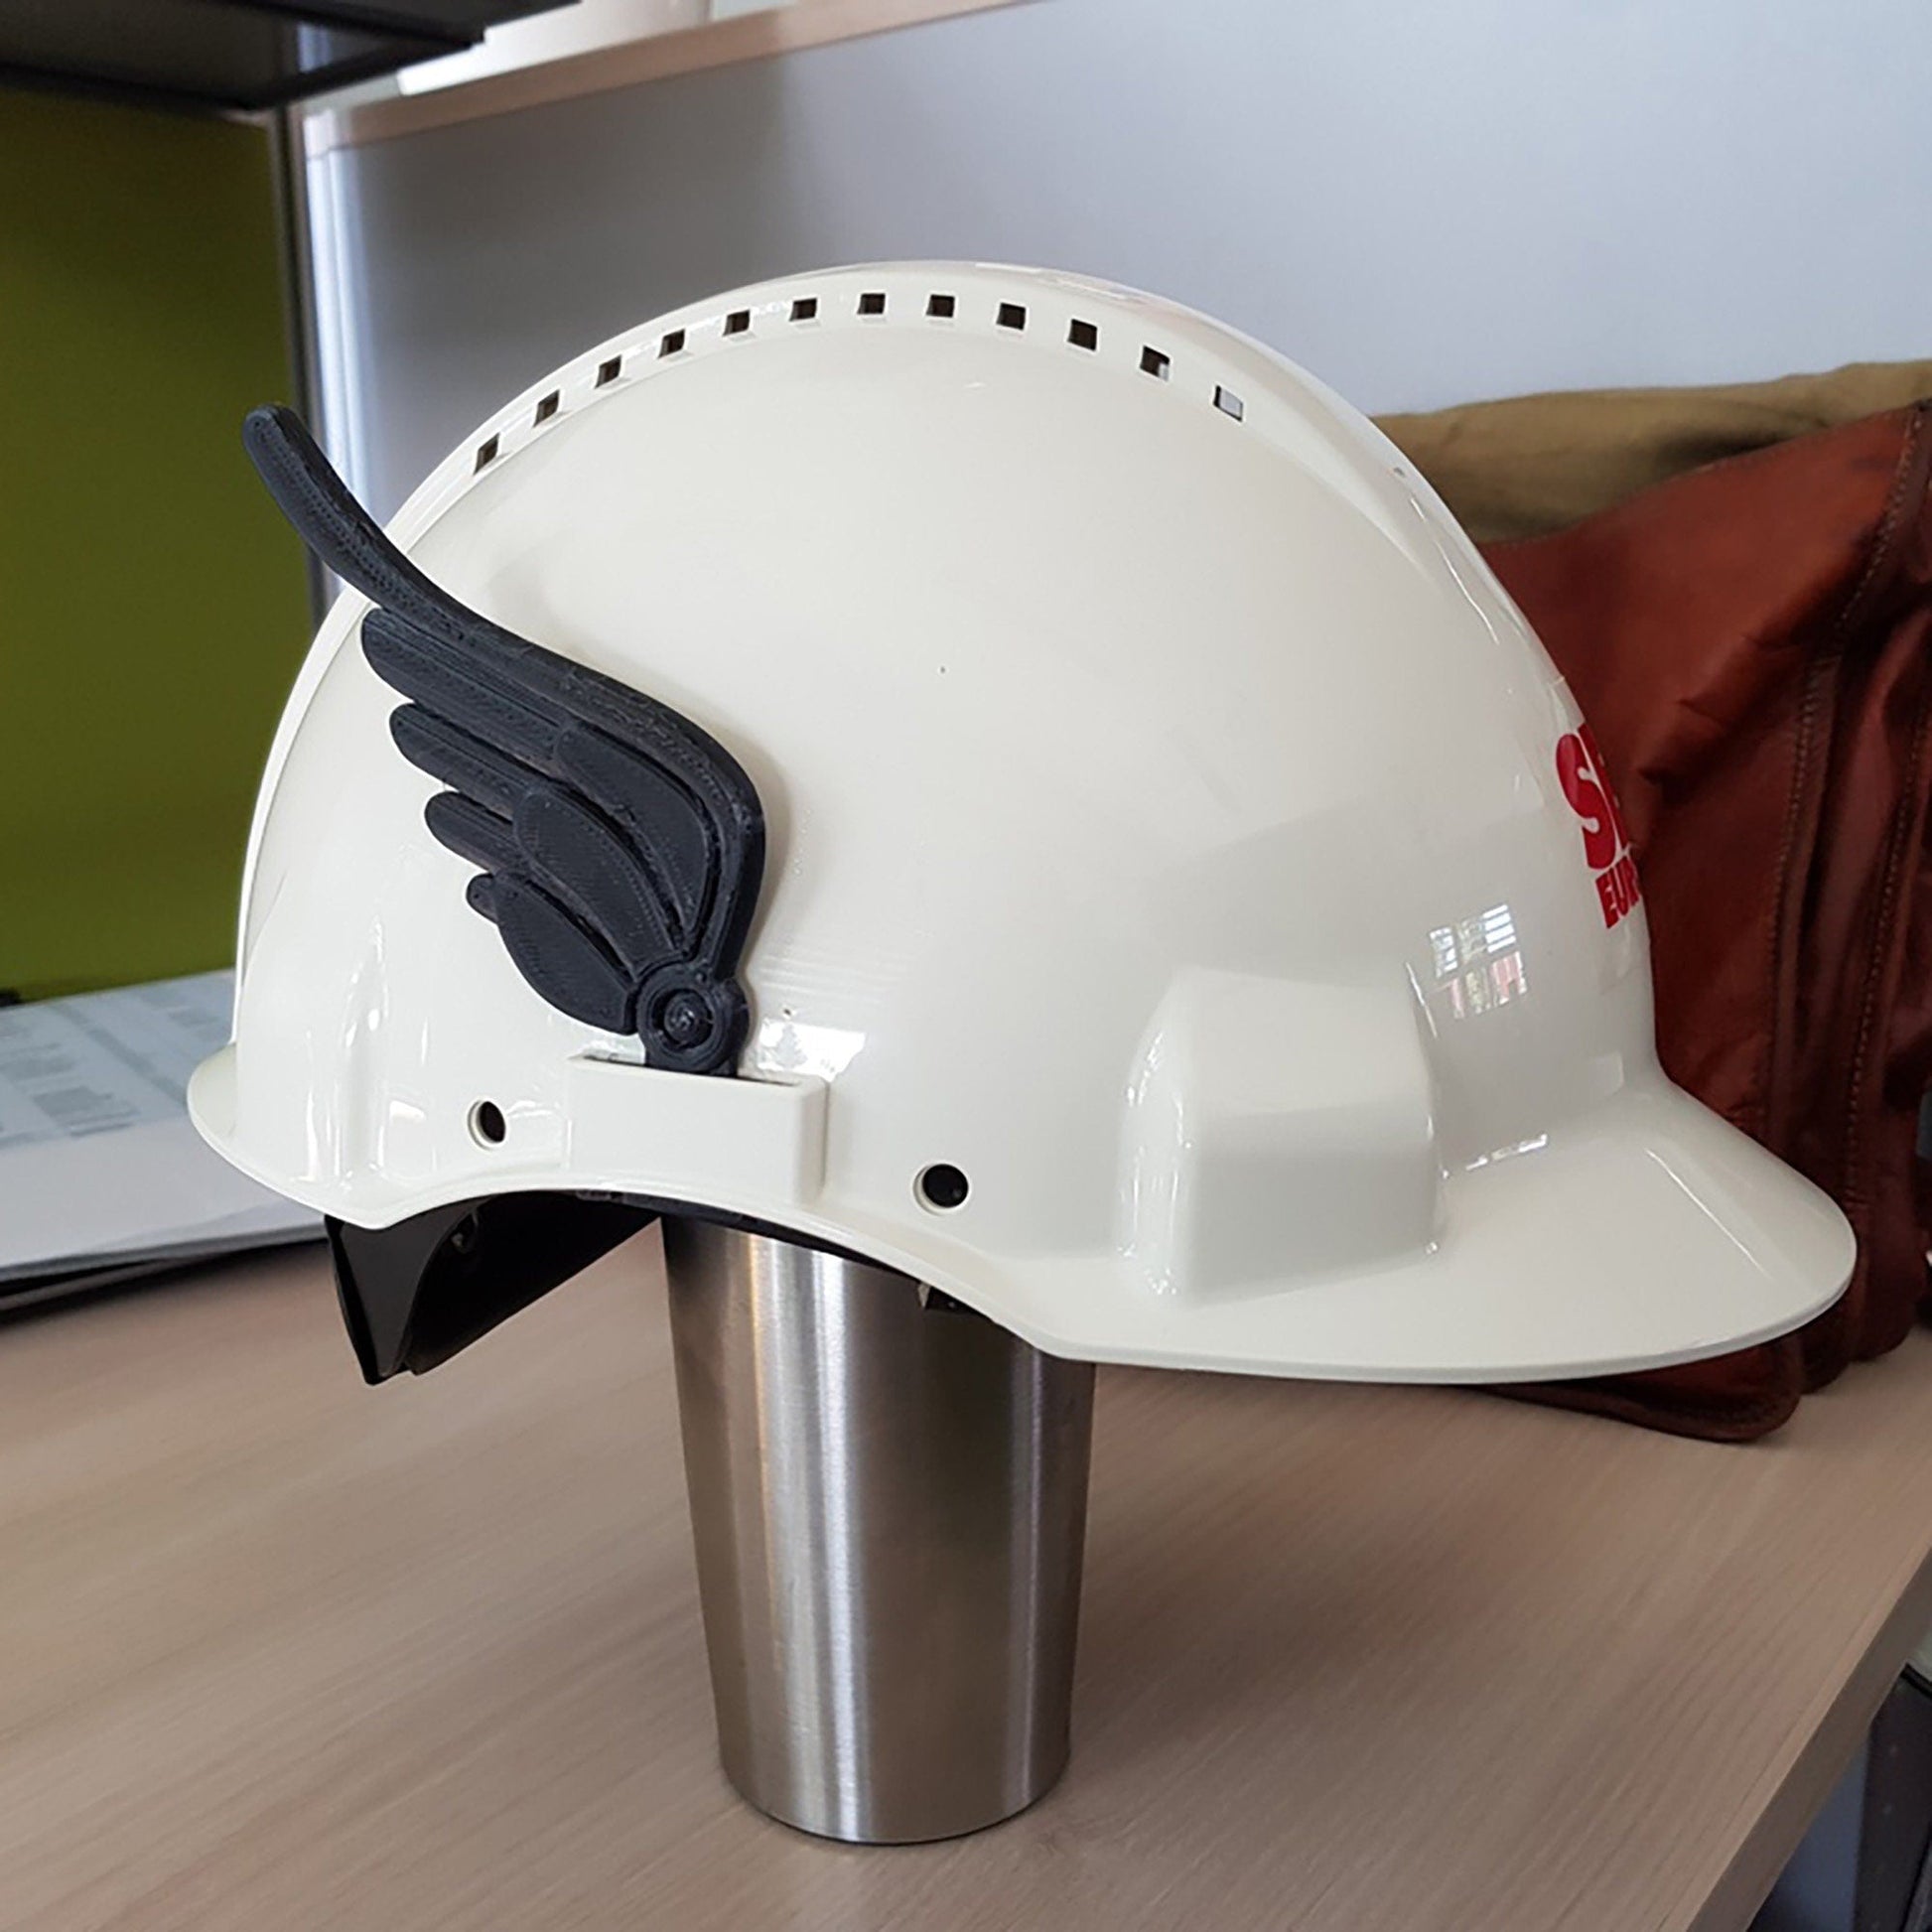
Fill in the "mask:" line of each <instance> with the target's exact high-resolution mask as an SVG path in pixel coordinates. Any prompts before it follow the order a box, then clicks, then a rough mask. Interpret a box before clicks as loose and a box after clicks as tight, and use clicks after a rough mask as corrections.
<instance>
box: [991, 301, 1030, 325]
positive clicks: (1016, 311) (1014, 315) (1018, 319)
mask: <svg viewBox="0 0 1932 1932" xmlns="http://www.w3.org/2000/svg"><path fill="white" fill-rule="evenodd" d="M993 320H994V321H995V322H997V323H998V324H999V325H1000V327H1001V328H1002V329H1024V328H1026V326H1027V309H1026V305H1025V304H1024V303H1021V302H1002V303H1001V304H1000V308H999V313H998V314H996V315H995V316H994V318H993Z"/></svg>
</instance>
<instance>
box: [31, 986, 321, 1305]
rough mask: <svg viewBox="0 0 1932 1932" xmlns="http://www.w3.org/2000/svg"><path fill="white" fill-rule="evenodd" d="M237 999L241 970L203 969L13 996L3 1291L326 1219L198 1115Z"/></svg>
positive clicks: (303, 1234)
mask: <svg viewBox="0 0 1932 1932" xmlns="http://www.w3.org/2000/svg"><path fill="white" fill-rule="evenodd" d="M233 997H234V975H233V974H232V973H225V972H223V973H198V974H195V975H193V976H192V977H190V978H187V979H175V980H158V981H156V982H154V983H153V984H152V985H148V986H128V987H118V988H116V989H115V990H114V991H112V992H108V993H87V994H81V995H79V996H78V997H76V998H73V999H69V1000H42V1001H38V1002H35V1003H34V1004H32V1005H28V1006H18V1007H5V1008H0V1289H4V1288H5V1287H6V1286H8V1285H13V1286H16V1287H18V1286H19V1285H21V1284H22V1283H24V1282H25V1280H26V1279H27V1278H30V1277H34V1276H41V1275H49V1274H53V1273H55V1272H57V1271H58V1272H61V1273H67V1272H69V1271H73V1270H77V1269H79V1268H82V1267H85V1266H88V1265H92V1264H102V1265H112V1264H115V1263H130V1262H138V1261H145V1260H150V1259H152V1260H163V1259H166V1260H171V1261H174V1260H180V1261H190V1260H195V1259H197V1258H199V1257H201V1256H203V1255H209V1254H218V1253H224V1252H227V1251H229V1250H232V1249H234V1248H237V1247H248V1246H253V1245H257V1244H261V1245H267V1244H270V1243H274V1242H280V1241H291V1240H302V1239H304V1238H307V1237H310V1236H315V1235H319V1234H320V1233H321V1232H322V1226H321V1223H320V1221H319V1220H318V1219H317V1217H316V1215H315V1214H314V1213H313V1212H312V1211H311V1210H310V1209H308V1208H305V1207H298V1206H297V1205H296V1204H295V1203H294V1202H293V1201H287V1200H284V1199H282V1197H281V1196H280V1195H279V1194H273V1193H271V1192H269V1190H268V1189H267V1188H265V1187H262V1186H260V1185H258V1184H257V1183H256V1182H254V1181H252V1180H250V1179H248V1178H247V1177H246V1176H245V1175H243V1174H240V1173H236V1172H235V1170H234V1169H232V1168H231V1167H229V1166H228V1164H227V1163H226V1162H225V1161H223V1160H222V1159H221V1158H220V1156H219V1155H217V1154H215V1153H214V1152H213V1151H212V1150H211V1149H210V1148H208V1147H207V1145H206V1144H205V1143H204V1142H203V1140H202V1137H201V1136H200V1135H199V1134H197V1133H196V1132H195V1129H194V1127H193V1125H192V1124H191V1123H190V1121H189V1118H188V1107H187V1100H186V1095H187V1089H188V1076H189V1074H190V1073H191V1072H192V1071H193V1070H194V1068H195V1066H196V1065H197V1064H198V1063H199V1062H200V1061H201V1060H202V1059H204V1058H205V1057H206V1056H207V1054H209V1053H211V1052H212V1051H213V1050H214V1049H215V1048H216V1047H218V1046H220V1045H221V1044H222V1043H223V1042H224V1041H225V1040H226V1039H227V1036H228V1010H229V1006H230V1003H231V1002H232V1000H233Z"/></svg>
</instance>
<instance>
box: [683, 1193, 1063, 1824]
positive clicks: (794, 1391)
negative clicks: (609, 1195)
mask: <svg viewBox="0 0 1932 1932" xmlns="http://www.w3.org/2000/svg"><path fill="white" fill-rule="evenodd" d="M664 1251H665V1262H666V1269H667V1273H668V1275H669V1279H670V1300H671V1328H672V1338H673V1344H674V1348H675V1355H676V1364H677V1387H678V1407H679V1414H680V1419H681V1424H682V1430H683V1437H684V1459H685V1472H686V1477H687V1481H688V1485H689V1489H690V1496H691V1512H692V1523H693V1531H694V1537H695V1541H696V1546H697V1558H698V1579H699V1587H700V1591H701V1594H702V1598H703V1605H704V1621H705V1639H706V1645H707V1648H708V1649H709V1652H710V1657H711V1676H712V1689H713V1695H714V1698H715V1700H716V1705H717V1713H718V1737H719V1750H720V1755H721V1757H722V1759H723V1762H724V1767H725V1771H726V1774H727V1775H728V1776H729V1777H730V1778H731V1780H732V1782H733V1784H735V1785H736V1786H737V1787H738V1789H739V1790H740V1792H742V1793H743V1794H744V1796H745V1797H746V1798H748V1799H749V1800H750V1801H751V1802H752V1803H753V1804H754V1805H756V1806H758V1807H759V1809H760V1810H761V1811H765V1812H768V1813H769V1814H770V1815H771V1816H772V1817H774V1818H779V1819H782V1820H783V1821H784V1822H785V1823H787V1824H790V1825H795V1826H797V1827H798V1828H799V1829H801V1830H803V1831H807V1832H814V1833H818V1834H820V1835H822V1836H824V1837H828V1838H837V1839H845V1840H848V1841H853V1842H858V1843H865V1844H903V1843H911V1842H915V1841H921V1840H927V1839H937V1838H951V1837H955V1836H957V1835H959V1834H961V1833H964V1832H971V1831H977V1830H979V1829H980V1828H981V1827H983V1826H986V1825H991V1824H994V1823H997V1822H998V1821H999V1820H1000V1819H1002V1818H1006V1817H1010V1816H1011V1815H1012V1814H1013V1813H1015V1812H1017V1811H1021V1810H1024V1809H1025V1807H1026V1806H1028V1805H1030V1804H1032V1803H1033V1801H1034V1800H1035V1798H1037V1797H1039V1796H1040V1795H1041V1794H1042V1793H1043V1792H1044V1791H1045V1790H1046V1789H1047V1788H1048V1787H1049V1786H1050V1785H1051V1784H1052V1782H1053V1780H1054V1779H1055V1778H1056V1777H1058V1775H1059V1773H1060V1771H1061V1769H1062V1768H1063V1767H1064V1765H1065V1763H1066V1756H1067V1748H1068V1736H1067V1719H1068V1709H1069V1705H1070V1702H1071V1696H1072V1677H1073V1651H1074V1636H1075V1627H1076V1623H1077V1620H1078V1614H1079V1597H1080V1563H1081V1553H1082V1544H1083V1541H1084V1537H1085V1529H1086V1499H1087V1467H1088V1451H1089V1446H1090V1442H1091V1436H1092V1425H1093V1369H1092V1367H1091V1365H1089V1364H1085V1363H1075V1362H1064V1361H1059V1360H1056V1359H1054V1358H1052V1357H1050V1356H1047V1355H1042V1354H1040V1353H1039V1352H1038V1351H1037V1350H1036V1349H1034V1348H1031V1347H1029V1346H1028V1345H1027V1344H1026V1343H1025V1342H1023V1341H1021V1340H1020V1339H1019V1338H1018V1337H1016V1336H1014V1335H1011V1334H1009V1333H1008V1332H1007V1331H1006V1330H1005V1329H1003V1328H1000V1327H998V1326H996V1325H995V1324H994V1323H992V1322H990V1321H988V1320H986V1319H985V1318H984V1317H982V1316H980V1315H977V1314H974V1313H971V1312H970V1311H965V1310H962V1309H958V1308H957V1307H955V1306H953V1305H952V1304H950V1303H948V1302H946V1301H945V1299H944V1298H942V1297H936V1296H928V1295H926V1294H925V1293H924V1292H922V1291H921V1289H920V1288H919V1286H918V1285H917V1284H916V1283H914V1282H912V1281H911V1280H909V1279H908V1278H907V1277H905V1276H903V1275H899V1274H897V1273H894V1272H892V1271H890V1270H887V1269H881V1268H873V1267H869V1266H867V1265H865V1264H863V1263H860V1262H856V1261H850V1260H846V1259H844V1258H842V1257H840V1256H837V1255H832V1254H826V1253H824V1252H822V1251H819V1250H816V1249H811V1248H804V1247H799V1246H796V1245H794V1244H791V1243H789V1242H783V1241H778V1240H774V1239H771V1238H769V1237H766V1236H762V1235H755V1234H745V1233H739V1232H735V1231H733V1230H730V1229H725V1228H718V1227H712V1226H707V1225H704V1224H702V1223H699V1222H694V1221H670V1222H666V1223H665V1226H664Z"/></svg>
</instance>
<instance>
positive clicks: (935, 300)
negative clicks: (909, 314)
mask: <svg viewBox="0 0 1932 1932" xmlns="http://www.w3.org/2000/svg"><path fill="white" fill-rule="evenodd" d="M958 307H959V304H958V302H956V301H955V300H954V299H953V297H951V296H950V295H928V296H927V297H926V299H925V312H926V314H927V315H929V316H932V317H935V318H936V319H937V320H938V321H940V322H947V321H950V320H951V318H952V316H953V314H954V312H955V311H956V310H957V309H958Z"/></svg>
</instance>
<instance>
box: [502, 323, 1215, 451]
mask: <svg viewBox="0 0 1932 1932" xmlns="http://www.w3.org/2000/svg"><path fill="white" fill-rule="evenodd" d="M857 308H858V313H859V315H860V316H861V317H863V318H866V319H867V320H879V319H881V318H883V317H884V316H885V314H886V293H885V291H884V290H883V289H867V290H863V291H862V292H861V293H860V296H859V300H858V304H857ZM958 312H959V303H958V299H957V297H955V296H951V295H943V294H934V295H928V296H927V297H926V299H925V313H926V315H927V317H928V318H929V319H931V320H932V321H934V322H950V321H951V320H952V319H953V318H954V317H955V316H956V315H957V314H958ZM786 320H787V321H788V322H792V323H801V322H815V321H817V320H818V297H817V296H815V295H797V296H793V297H792V300H791V307H790V309H789V311H788V312H787V315H786ZM993 321H994V325H995V327H997V328H1000V329H1011V330H1015V331H1023V330H1025V329H1026V327H1027V305H1026V304H1025V303H1024V302H1002V303H1001V304H1000V305H999V306H998V308H997V309H996V310H995V311H994V315H993ZM751 333H752V312H751V310H750V309H733V310H731V311H730V312H729V313H728V314H727V315H726V317H725V324H724V334H725V336H726V338H727V339H729V338H731V337H734V336H749V335H750V334H751ZM1066 340H1067V342H1068V344H1069V345H1071V346H1072V347H1074V348H1082V349H1097V348H1098V347H1099V346H1100V325H1099V324H1098V323H1095V322H1087V321H1084V320H1082V319H1081V318H1080V317H1077V316H1076V317H1074V318H1073V320H1072V321H1070V322H1069V323H1068V324H1067V325H1066ZM684 346H685V332H684V331H683V330H682V329H670V330H666V331H665V333H664V334H663V335H662V336H660V337H659V338H658V339H657V353H656V358H655V359H657V360H658V361H665V360H668V359H669V358H670V357H671V356H674V355H679V354H682V353H683V351H684ZM623 364H624V358H623V356H622V355H613V356H612V357H611V358H610V359H609V360H608V361H604V362H600V363H599V364H598V367H597V381H596V384H595V385H594V386H595V387H597V388H599V389H604V388H608V387H609V386H610V385H611V384H612V383H613V382H615V381H617V379H618V377H619V376H621V374H622V373H623ZM1140 367H1141V373H1142V374H1143V375H1150V376H1152V377H1153V378H1154V379H1155V380H1156V381H1157V382H1166V381H1167V380H1168V377H1169V374H1170V371H1171V370H1172V367H1173V358H1172V357H1171V356H1170V355H1169V354H1168V352H1167V351H1166V350H1165V349H1161V348H1156V347H1155V346H1154V345H1153V344H1152V343H1143V344H1142V345H1141V356H1140ZM562 407H563V391H562V390H561V389H552V390H551V391H550V392H549V394H548V395H545V396H543V397H541V398H540V399H539V400H538V403H537V406H536V414H535V416H534V417H533V418H532V421H533V423H547V422H548V421H549V420H550V419H551V417H553V416H554V415H556V414H557V412H558V411H559V410H560V409H561V408H562ZM1214 407H1215V408H1216V409H1218V410H1219V411H1220V412H1221V414H1222V415H1223V416H1227V417H1230V418H1231V419H1232V420H1233V421H1235V422H1237V423H1238V422H1240V421H1241V419H1242V417H1243V415H1244V414H1245V413H1246V412H1245V410H1244V407H1243V405H1242V401H1241V398H1240V397H1239V396H1237V395H1236V394H1235V393H1234V391H1233V390H1231V389H1229V388H1226V387H1224V386H1223V385H1222V384H1221V383H1218V382H1217V383H1216V384H1215V385H1214ZM500 448H501V438H500V437H497V436H486V437H484V439H483V441H482V442H481V443H479V444H478V445H477V463H476V467H477V468H478V469H479V470H485V469H487V468H488V467H489V465H490V464H492V463H494V462H495V461H496V457H497V454H498V452H499V450H500Z"/></svg>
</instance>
